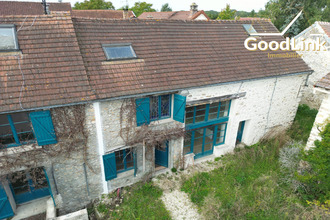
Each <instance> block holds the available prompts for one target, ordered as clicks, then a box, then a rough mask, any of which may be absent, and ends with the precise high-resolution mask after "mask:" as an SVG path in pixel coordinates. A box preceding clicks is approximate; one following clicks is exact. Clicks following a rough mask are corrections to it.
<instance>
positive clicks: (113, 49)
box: [104, 45, 136, 59]
mask: <svg viewBox="0 0 330 220" xmlns="http://www.w3.org/2000/svg"><path fill="white" fill-rule="evenodd" d="M104 49H105V51H106V54H107V57H108V59H124V58H134V57H136V55H135V53H134V51H133V48H132V47H131V46H130V45H127V46H108V47H104Z"/></svg>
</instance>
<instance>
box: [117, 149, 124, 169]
mask: <svg viewBox="0 0 330 220" xmlns="http://www.w3.org/2000/svg"><path fill="white" fill-rule="evenodd" d="M115 157H116V169H117V172H118V171H121V170H123V169H124V168H125V167H124V152H123V151H122V150H120V151H116V152H115Z"/></svg>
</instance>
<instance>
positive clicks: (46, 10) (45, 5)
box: [41, 0, 50, 15]
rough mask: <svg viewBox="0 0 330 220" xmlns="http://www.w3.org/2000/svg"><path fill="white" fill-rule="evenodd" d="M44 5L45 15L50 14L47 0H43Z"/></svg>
mask: <svg viewBox="0 0 330 220" xmlns="http://www.w3.org/2000/svg"><path fill="white" fill-rule="evenodd" d="M41 4H42V6H43V7H44V13H45V15H49V14H50V12H49V4H47V2H46V0H42V3H41Z"/></svg>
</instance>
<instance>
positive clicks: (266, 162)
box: [182, 140, 322, 219]
mask: <svg viewBox="0 0 330 220" xmlns="http://www.w3.org/2000/svg"><path fill="white" fill-rule="evenodd" d="M279 149H280V145H279V144H278V142H277V141H276V140H272V141H270V142H266V143H260V144H257V145H254V146H251V147H250V148H248V149H245V150H242V151H240V152H236V153H235V154H233V155H226V156H224V157H223V159H222V162H223V164H224V166H223V167H221V168H218V169H215V170H213V171H211V172H209V173H205V172H204V173H199V174H197V175H195V176H193V177H192V178H190V179H188V180H187V181H185V182H184V183H183V186H182V190H183V191H184V192H186V193H188V194H189V195H190V197H191V200H192V202H194V203H195V204H197V206H198V207H199V209H200V211H201V213H202V214H203V215H204V216H205V218H206V219H294V218H298V219H300V218H306V219H313V218H316V219H317V218H318V216H319V217H320V216H322V214H320V213H319V211H317V210H316V209H315V210H314V209H312V208H311V207H305V206H304V205H303V203H302V202H301V200H300V198H299V196H298V195H296V194H295V193H294V192H293V191H292V189H291V188H290V187H289V186H287V185H284V184H281V181H280V178H281V176H280V173H281V172H280V164H279V162H278V156H279Z"/></svg>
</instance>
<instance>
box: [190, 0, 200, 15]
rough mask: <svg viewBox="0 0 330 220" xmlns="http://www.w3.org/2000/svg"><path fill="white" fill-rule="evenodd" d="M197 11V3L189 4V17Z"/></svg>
mask: <svg viewBox="0 0 330 220" xmlns="http://www.w3.org/2000/svg"><path fill="white" fill-rule="evenodd" d="M196 12H198V5H197V4H196V3H195V2H194V3H192V4H191V5H190V15H189V17H192V16H194V14H195V13H196Z"/></svg>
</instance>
